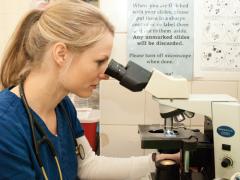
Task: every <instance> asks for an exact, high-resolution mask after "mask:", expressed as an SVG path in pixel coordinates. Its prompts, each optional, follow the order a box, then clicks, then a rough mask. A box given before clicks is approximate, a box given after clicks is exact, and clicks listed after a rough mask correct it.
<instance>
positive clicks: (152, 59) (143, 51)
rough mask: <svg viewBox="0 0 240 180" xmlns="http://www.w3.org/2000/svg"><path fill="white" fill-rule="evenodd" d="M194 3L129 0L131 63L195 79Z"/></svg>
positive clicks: (188, 1) (183, 0) (185, 1)
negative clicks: (193, 76)
mask: <svg viewBox="0 0 240 180" xmlns="http://www.w3.org/2000/svg"><path fill="white" fill-rule="evenodd" d="M193 2H194V0H178V1H176V0H161V1H159V0H129V1H128V38H127V41H128V60H129V61H133V62H135V63H137V64H139V65H141V66H142V67H144V68H146V69H147V70H149V71H152V69H153V68H156V69H158V70H160V71H162V72H163V73H165V74H167V75H172V76H183V77H185V78H187V79H192V75H193V48H194V41H193V17H194V3H193Z"/></svg>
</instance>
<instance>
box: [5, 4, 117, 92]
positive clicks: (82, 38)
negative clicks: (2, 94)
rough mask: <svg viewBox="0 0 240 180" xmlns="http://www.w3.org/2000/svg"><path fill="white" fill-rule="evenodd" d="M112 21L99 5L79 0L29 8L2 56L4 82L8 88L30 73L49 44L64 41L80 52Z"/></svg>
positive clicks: (99, 36)
mask: <svg viewBox="0 0 240 180" xmlns="http://www.w3.org/2000/svg"><path fill="white" fill-rule="evenodd" d="M106 31H109V32H110V33H112V34H113V33H114V28H113V26H112V25H111V23H110V22H109V21H108V20H107V19H106V18H105V17H104V16H103V14H102V13H101V12H100V11H99V9H98V8H96V7H94V6H93V5H90V4H88V3H85V2H83V1H80V0H68V1H64V0H61V1H59V2H54V3H53V4H52V5H50V6H49V7H48V8H47V9H45V10H44V11H42V10H32V11H30V12H29V13H28V14H27V15H26V16H25V17H24V18H23V20H22V21H21V22H20V24H19V25H18V26H17V29H16V31H15V32H14V34H13V36H12V38H11V41H10V43H9V45H8V48H7V49H6V52H5V54H4V55H3V59H2V63H3V64H2V66H1V71H0V77H1V84H2V86H3V88H8V87H11V86H14V85H17V84H18V83H19V80H20V78H21V76H27V74H28V73H29V72H30V70H31V67H33V66H34V65H36V64H39V63H41V62H38V61H39V60H40V59H41V57H42V56H43V55H44V52H45V50H46V49H47V47H48V46H49V45H51V44H52V43H55V42H63V43H65V44H66V46H67V47H68V48H69V49H70V50H73V51H79V52H81V51H82V50H84V49H85V48H87V47H89V46H91V45H93V44H94V43H96V42H97V41H99V40H100V39H101V38H102V37H103V36H104V34H105V32H106Z"/></svg>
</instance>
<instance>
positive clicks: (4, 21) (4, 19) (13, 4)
mask: <svg viewBox="0 0 240 180" xmlns="http://www.w3.org/2000/svg"><path fill="white" fill-rule="evenodd" d="M30 2H31V1H30V0H24V1H19V0H7V1H5V0H4V1H1V5H0V57H1V55H2V52H3V50H4V48H5V46H6V43H7V41H8V39H9V38H10V37H11V34H12V32H13V30H14V28H15V27H16V25H17V22H18V21H19V20H20V18H21V17H22V15H23V14H24V13H25V12H26V10H28V9H29V8H30Z"/></svg>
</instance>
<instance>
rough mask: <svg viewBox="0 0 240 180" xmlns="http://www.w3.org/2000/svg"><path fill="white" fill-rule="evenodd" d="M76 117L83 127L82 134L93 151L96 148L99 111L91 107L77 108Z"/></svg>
mask: <svg viewBox="0 0 240 180" xmlns="http://www.w3.org/2000/svg"><path fill="white" fill-rule="evenodd" d="M77 113H78V119H79V120H80V123H81V125H82V127H83V129H84V134H85V136H86V138H87V140H88V142H89V144H90V146H91V147H92V149H93V151H95V152H96V150H97V137H96V136H97V123H98V121H99V118H100V111H99V110H96V109H95V110H94V109H91V108H79V109H77Z"/></svg>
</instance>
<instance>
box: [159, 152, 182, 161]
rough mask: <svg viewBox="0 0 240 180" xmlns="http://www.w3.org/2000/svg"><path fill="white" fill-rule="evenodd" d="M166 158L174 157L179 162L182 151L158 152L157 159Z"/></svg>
mask: <svg viewBox="0 0 240 180" xmlns="http://www.w3.org/2000/svg"><path fill="white" fill-rule="evenodd" d="M164 159H172V160H174V161H176V162H177V163H180V152H178V153H175V154H159V153H157V154H156V159H155V161H160V160H164Z"/></svg>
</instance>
